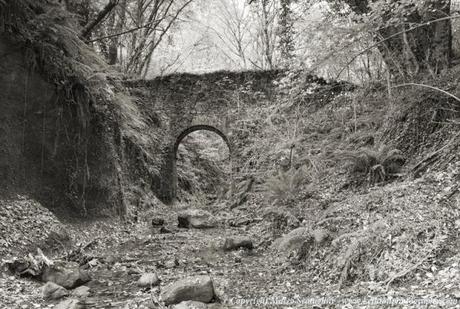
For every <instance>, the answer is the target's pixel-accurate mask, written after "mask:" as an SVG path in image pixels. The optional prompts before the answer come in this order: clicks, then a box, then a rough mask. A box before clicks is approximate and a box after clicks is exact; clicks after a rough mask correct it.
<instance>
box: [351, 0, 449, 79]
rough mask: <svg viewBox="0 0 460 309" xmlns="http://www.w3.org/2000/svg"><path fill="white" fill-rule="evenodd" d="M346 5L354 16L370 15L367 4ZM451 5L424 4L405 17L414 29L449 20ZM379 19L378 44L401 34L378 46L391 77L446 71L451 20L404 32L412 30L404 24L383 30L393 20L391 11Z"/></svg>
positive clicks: (428, 0) (437, 0)
mask: <svg viewBox="0 0 460 309" xmlns="http://www.w3.org/2000/svg"><path fill="white" fill-rule="evenodd" d="M392 1H396V0H392ZM347 2H348V4H349V5H350V7H351V8H352V9H353V10H354V11H355V12H357V13H360V14H362V13H367V12H369V7H368V0H349V1H347ZM396 2H399V1H396ZM450 4H451V1H450V0H423V3H422V4H421V5H419V6H418V8H417V9H416V10H413V11H412V12H410V14H408V15H407V22H408V23H410V24H412V25H414V24H415V25H416V24H422V23H426V22H429V21H431V20H436V19H439V18H443V17H446V16H449V15H450ZM382 15H383V16H382V20H383V25H380V26H383V27H381V28H380V30H378V33H377V35H376V40H377V41H381V40H385V39H386V38H388V37H390V36H392V35H394V34H396V33H398V32H403V33H402V34H400V35H397V36H395V37H394V38H391V39H388V40H385V41H384V42H383V43H382V44H380V45H379V50H380V52H381V54H382V57H383V59H384V61H385V63H386V65H387V67H388V69H389V71H390V73H391V75H392V76H393V77H396V78H408V77H412V76H415V75H417V74H420V73H421V74H424V73H425V74H426V73H430V74H432V75H434V74H437V73H439V72H441V71H442V70H444V69H446V68H448V67H449V65H450V59H451V50H452V38H451V22H450V20H446V21H441V22H435V23H433V24H431V25H427V26H424V27H420V28H417V29H416V30H413V31H407V32H404V30H408V29H409V28H410V27H411V26H409V25H407V23H406V24H404V22H403V20H401V21H400V23H398V25H391V26H389V27H386V26H385V24H386V23H387V22H388V20H390V18H392V17H393V16H392V11H390V12H388V13H382Z"/></svg>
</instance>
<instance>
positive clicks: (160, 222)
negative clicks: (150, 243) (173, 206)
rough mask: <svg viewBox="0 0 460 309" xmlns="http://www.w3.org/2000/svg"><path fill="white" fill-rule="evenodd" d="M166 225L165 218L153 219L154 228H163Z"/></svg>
mask: <svg viewBox="0 0 460 309" xmlns="http://www.w3.org/2000/svg"><path fill="white" fill-rule="evenodd" d="M164 224H165V220H164V219H163V218H152V226H154V227H157V226H163V225H164Z"/></svg>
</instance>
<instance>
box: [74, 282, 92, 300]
mask: <svg viewBox="0 0 460 309" xmlns="http://www.w3.org/2000/svg"><path fill="white" fill-rule="evenodd" d="M90 291H91V289H90V288H89V287H87V286H85V285H82V286H79V287H78V288H76V289H75V290H73V291H72V295H73V296H75V297H78V298H86V297H88V296H89V294H90Z"/></svg>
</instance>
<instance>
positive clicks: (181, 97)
mask: <svg viewBox="0 0 460 309" xmlns="http://www.w3.org/2000/svg"><path fill="white" fill-rule="evenodd" d="M279 75H280V72H279V71H248V72H215V73H210V74H203V75H193V74H175V75H169V76H165V77H158V78H156V79H153V80H135V81H127V82H125V86H127V87H128V88H129V89H130V92H131V95H133V96H136V97H137V98H138V104H139V105H141V106H142V107H141V109H142V110H143V111H144V112H146V111H147V112H148V113H149V114H151V115H156V117H157V116H158V115H163V116H165V118H163V119H160V123H159V130H161V131H162V136H163V139H162V141H161V143H160V145H159V148H158V152H157V153H156V154H155V155H156V156H158V157H161V158H162V161H163V165H162V167H161V171H160V175H161V176H160V177H159V179H154V180H153V181H152V188H153V190H154V191H155V193H156V194H157V196H158V197H159V198H160V199H162V200H163V201H164V202H170V201H171V200H173V199H174V197H175V196H176V186H177V175H176V151H177V146H178V144H179V143H180V140H181V139H182V138H184V137H185V136H186V135H187V134H189V133H191V132H193V131H195V130H210V131H214V132H215V133H217V134H219V135H221V137H222V138H223V140H224V141H225V142H226V143H227V144H228V145H229V148H230V149H231V151H232V152H234V151H238V149H235V147H233V146H232V145H233V144H234V141H233V140H232V139H233V134H232V130H233V129H235V127H236V126H238V125H239V123H238V120H239V119H241V118H243V117H242V116H243V115H244V114H245V112H246V111H245V108H246V107H247V106H248V105H249V104H260V102H262V100H261V98H262V97H263V98H271V97H273V96H274V95H275V91H276V87H275V85H274V83H273V81H274V80H275V79H276V78H278V76H279ZM263 101H264V102H265V101H266V100H263ZM157 118H158V117H157Z"/></svg>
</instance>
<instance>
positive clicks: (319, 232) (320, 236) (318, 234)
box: [311, 229, 331, 245]
mask: <svg viewBox="0 0 460 309" xmlns="http://www.w3.org/2000/svg"><path fill="white" fill-rule="evenodd" d="M311 235H312V236H313V238H314V239H315V243H316V244H318V245H321V244H323V243H325V242H326V241H327V240H329V239H330V238H331V235H330V234H329V231H328V230H326V229H316V230H314V231H312V232H311Z"/></svg>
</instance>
